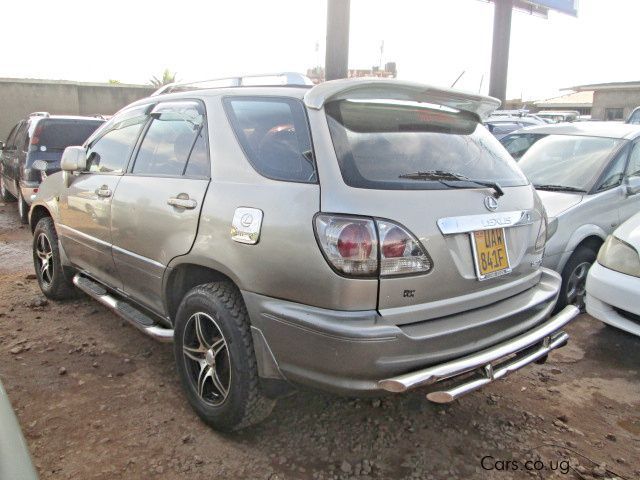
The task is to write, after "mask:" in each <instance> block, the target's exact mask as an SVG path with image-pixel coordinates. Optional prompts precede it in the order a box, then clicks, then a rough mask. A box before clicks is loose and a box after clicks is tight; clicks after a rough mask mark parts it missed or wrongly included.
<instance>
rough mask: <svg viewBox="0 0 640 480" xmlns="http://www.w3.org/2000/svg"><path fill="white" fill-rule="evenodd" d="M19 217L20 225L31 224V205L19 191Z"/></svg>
mask: <svg viewBox="0 0 640 480" xmlns="http://www.w3.org/2000/svg"><path fill="white" fill-rule="evenodd" d="M18 216H19V217H20V223H22V224H23V225H26V224H27V223H29V205H27V202H25V201H24V198H22V192H20V191H19V190H18Z"/></svg>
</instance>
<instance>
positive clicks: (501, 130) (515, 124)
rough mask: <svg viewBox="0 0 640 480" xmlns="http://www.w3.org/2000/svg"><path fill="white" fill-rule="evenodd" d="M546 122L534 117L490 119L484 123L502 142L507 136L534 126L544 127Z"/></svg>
mask: <svg viewBox="0 0 640 480" xmlns="http://www.w3.org/2000/svg"><path fill="white" fill-rule="evenodd" d="M544 124H545V122H544V121H542V120H537V119H535V118H532V117H504V116H499V117H489V118H488V119H487V120H485V121H484V125H485V127H487V129H488V130H489V131H490V132H491V133H492V134H493V136H494V137H496V138H497V139H498V140H500V139H501V138H502V137H504V136H505V135H507V134H509V133H511V132H515V131H516V130H520V129H521V128H524V127H530V126H533V125H544Z"/></svg>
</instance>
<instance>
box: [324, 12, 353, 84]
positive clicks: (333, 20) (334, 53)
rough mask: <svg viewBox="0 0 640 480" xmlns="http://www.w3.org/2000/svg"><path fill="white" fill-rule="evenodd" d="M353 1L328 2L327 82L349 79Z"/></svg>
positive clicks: (325, 69)
mask: <svg viewBox="0 0 640 480" xmlns="http://www.w3.org/2000/svg"><path fill="white" fill-rule="evenodd" d="M350 9H351V0H328V1H327V48H326V50H327V51H326V57H325V65H324V75H325V79H326V80H335V79H337V78H347V73H348V65H349V11H350Z"/></svg>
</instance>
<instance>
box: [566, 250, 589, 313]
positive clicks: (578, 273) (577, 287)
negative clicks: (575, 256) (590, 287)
mask: <svg viewBox="0 0 640 480" xmlns="http://www.w3.org/2000/svg"><path fill="white" fill-rule="evenodd" d="M590 267H591V264H590V263H589V262H582V263H579V264H578V265H576V268H574V269H573V272H571V276H570V277H569V281H568V282H567V304H568V305H575V306H576V307H578V308H579V309H580V310H584V298H585V295H586V291H587V288H586V287H587V274H588V273H589V268H590Z"/></svg>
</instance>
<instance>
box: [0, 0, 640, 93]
mask: <svg viewBox="0 0 640 480" xmlns="http://www.w3.org/2000/svg"><path fill="white" fill-rule="evenodd" d="M98 5H99V7H97V6H98ZM326 8H327V6H326V0H270V1H267V0H226V1H220V0H180V1H175V0H174V1H172V2H168V1H165V0H155V1H147V0H127V1H123V0H110V1H109V2H87V1H86V0H85V1H76V0H30V1H28V2H6V4H5V5H4V7H3V9H2V15H3V18H4V19H5V21H4V22H2V26H1V27H0V45H1V46H2V47H1V52H2V53H1V56H0V77H16V78H46V79H63V80H76V81H91V82H106V81H108V80H110V79H113V80H118V81H120V82H122V83H140V84H143V83H148V82H149V79H150V78H151V77H152V76H153V75H156V76H160V75H161V73H162V71H163V70H164V69H165V68H168V69H170V70H171V71H175V72H177V77H178V79H179V80H185V81H187V80H198V79H210V78H217V77H221V76H233V75H240V74H249V73H260V72H269V73H272V72H279V71H299V72H306V70H307V68H310V67H313V66H315V65H318V64H320V65H322V64H324V54H325V50H324V45H325V36H326ZM7 19H12V20H11V21H7ZM639 21H640V0H580V1H579V13H578V17H577V18H575V17H572V16H568V15H564V14H560V13H555V12H551V13H550V14H549V18H548V19H543V18H539V17H536V16H531V15H529V14H526V13H523V12H518V11H514V13H513V19H512V27H511V50H510V55H509V76H508V83H507V97H508V98H520V97H521V96H522V98H523V99H525V100H533V99H540V98H548V97H551V96H554V95H557V94H558V93H559V90H560V89H562V88H567V87H571V86H574V85H581V84H587V83H598V82H610V81H631V80H640V62H638V61H637V45H638V40H637V37H638V35H637V32H638V23H639ZM492 28H493V5H492V4H490V3H487V2H485V1H482V0H351V29H350V52H349V67H350V68H370V67H371V66H373V65H378V64H379V63H380V59H381V52H380V45H381V42H383V41H384V50H383V52H382V62H383V63H385V62H388V61H395V62H396V63H397V68H398V78H401V79H406V80H414V81H418V82H423V83H428V84H431V85H438V86H450V85H451V84H452V83H453V82H454V80H455V79H456V78H457V77H458V76H459V75H460V73H462V72H463V71H464V72H465V73H464V74H463V76H462V78H461V79H460V80H459V81H458V83H457V84H456V88H460V89H464V90H469V91H473V92H480V93H484V94H486V93H488V89H489V69H490V64H491V41H492Z"/></svg>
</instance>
